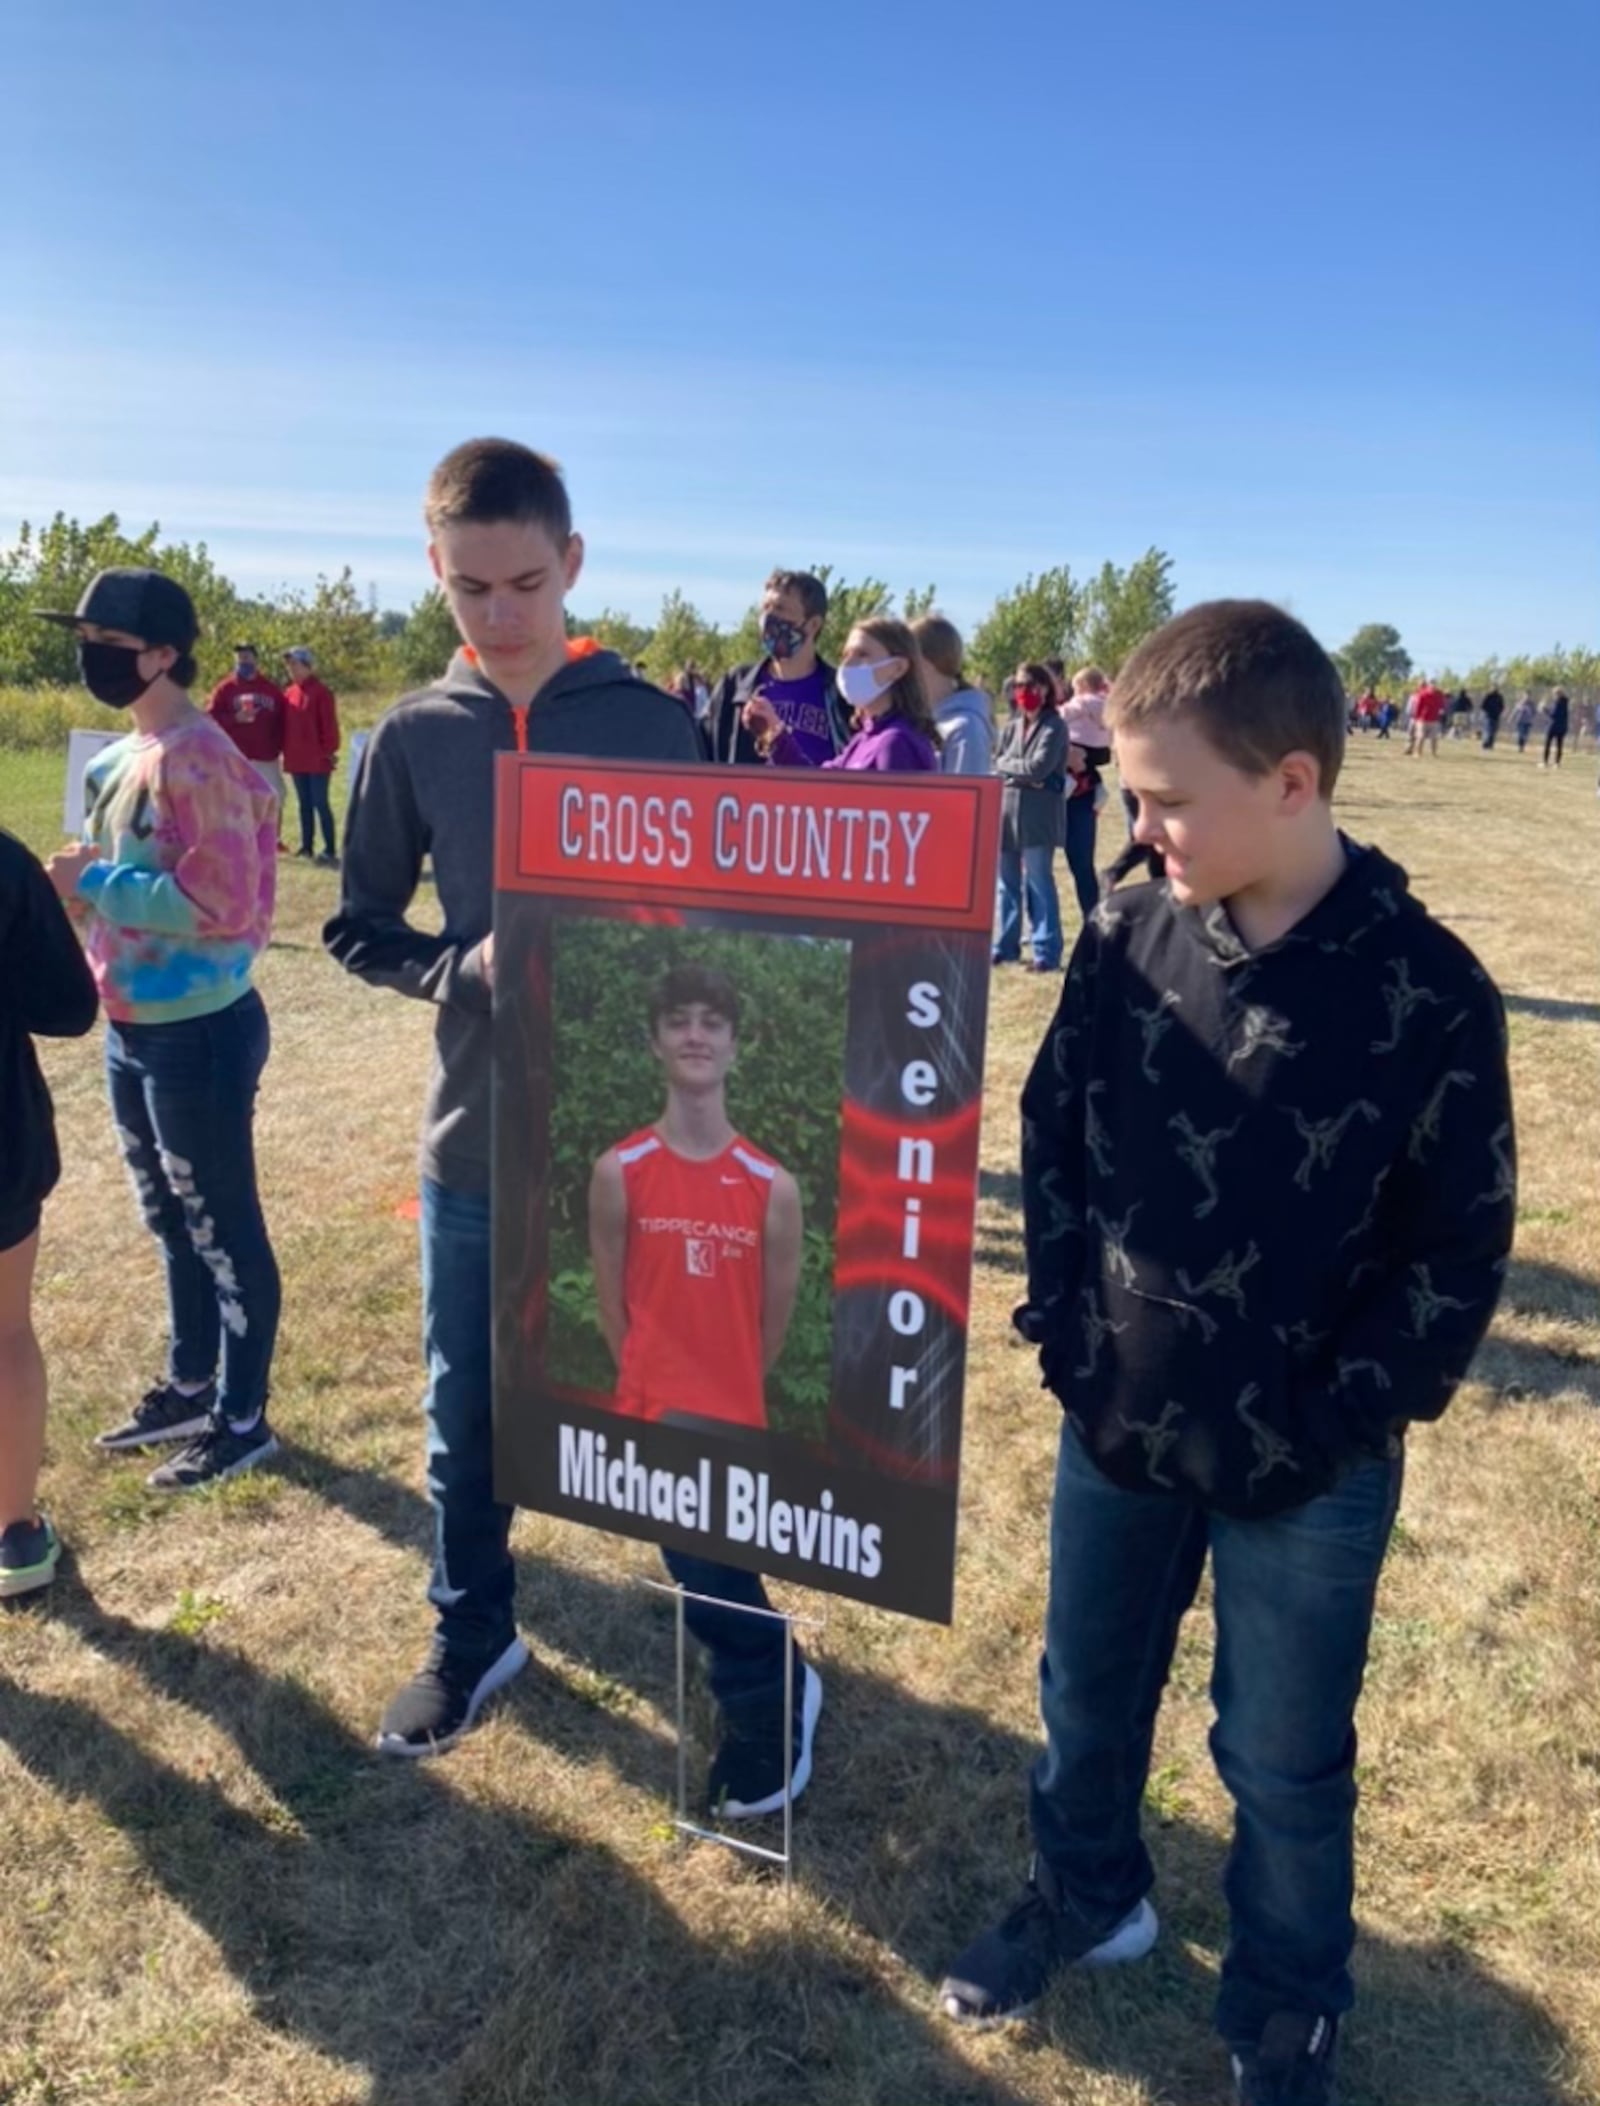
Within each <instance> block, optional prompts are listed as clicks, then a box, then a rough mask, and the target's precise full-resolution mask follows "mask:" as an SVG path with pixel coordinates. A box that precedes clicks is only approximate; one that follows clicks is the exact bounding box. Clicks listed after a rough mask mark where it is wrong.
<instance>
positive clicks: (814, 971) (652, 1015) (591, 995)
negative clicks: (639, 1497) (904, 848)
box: [547, 916, 850, 1445]
mask: <svg viewBox="0 0 1600 2106" xmlns="http://www.w3.org/2000/svg"><path fill="white" fill-rule="evenodd" d="M551 966H552V983H553V988H554V991H555V1000H554V1004H553V1010H554V1017H555V1026H554V1045H553V1048H552V1052H553V1072H552V1078H551V1080H552V1087H551V1095H550V1160H551V1173H552V1174H551V1185H550V1212H549V1231H550V1332H549V1346H548V1361H547V1365H548V1369H549V1374H550V1377H551V1379H552V1380H553V1381H555V1382H556V1383H558V1384H560V1385H561V1386H562V1387H563V1388H564V1389H568V1390H571V1391H574V1392H577V1393H579V1394H581V1395H582V1396H583V1397H584V1399H585V1400H586V1401H588V1402H591V1403H593V1404H595V1405H598V1406H600V1407H602V1408H609V1409H610V1410H613V1411H615V1412H617V1413H619V1414H621V1415H624V1416H627V1417H629V1418H633V1419H639V1420H644V1421H649V1422H652V1423H655V1424H666V1425H671V1426H677V1427H685V1428H688V1429H690V1430H693V1431H701V1432H703V1431H706V1430H708V1429H710V1430H714V1431H717V1432H719V1433H721V1434H724V1435H726V1434H744V1435H751V1434H755V1435H764V1434H768V1433H777V1434H784V1435H788V1436H790V1437H792V1438H795V1439H799V1440H802V1441H806V1442H808V1443H810V1444H813V1445H819V1444H820V1443H822V1441H823V1440H824V1439H825V1437H826V1431H827V1418H828V1405H829V1393H830V1387H831V1377H832V1359H833V1302H834V1282H833V1267H834V1248H835V1227H836V1219H837V1214H838V1193H839V1133H840V1112H839V1106H840V1098H841V1093H842V1077H843V1071H844V1029H845V1019H846V1011H847V998H846V990H847V987H848V981H849V972H850V944H849V942H848V940H845V939H840V938H833V937H827V938H816V937H803V936H791V935H788V934H771V935H767V934H755V933H749V934H746V933H743V932H737V933H736V932H733V931H724V930H716V929H705V928H700V929H693V930H690V929H684V928H641V927H639V926H637V925H633V924H627V923H621V922H614V921H607V920H601V919H598V918H591V917H589V916H563V917H558V918H557V920H556V921H555V923H554V935H553V950H552V961H551ZM775 1075H778V1076H781V1077H782V1080H783V1087H782V1088H781V1089H779V1088H775V1087H774V1085H773V1078H774V1076H775Z"/></svg>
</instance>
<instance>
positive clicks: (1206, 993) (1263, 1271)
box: [1017, 843, 1516, 1517]
mask: <svg viewBox="0 0 1600 2106" xmlns="http://www.w3.org/2000/svg"><path fill="white" fill-rule="evenodd" d="M1346 852H1347V853H1346V866H1345V870H1344V874H1343V876H1342V877H1341V878H1340V879H1339V881H1338V882H1337V884H1335V886H1334V887H1333V889H1332V890H1331V891H1330V892H1329V893H1328V894H1327V896H1326V897H1325V898H1324V899H1323V900H1322V901H1321V902H1320V903H1319V904H1318V905H1317V906H1316V907H1315V908H1314V909H1313V910H1312V911H1311V913H1310V914H1309V915H1307V916H1306V917H1305V919H1304V920H1303V921H1301V922H1300V923H1299V924H1298V925H1297V926H1296V927H1295V928H1294V929H1292V930H1291V931H1290V932H1289V934H1288V935H1286V936H1285V937H1283V938H1282V939H1281V940H1280V941H1278V942H1276V943H1273V944H1270V945H1267V946H1265V947H1263V948H1262V949H1260V950H1258V951H1250V950H1249V949H1247V948H1246V946H1245V945H1244V943H1243V942H1242V941H1241V940H1240V938H1239V935H1238V933H1237V931H1236V930H1235V928H1234V926H1233V923H1232V921H1231V920H1230V919H1229V916H1228V914H1227V912H1226V910H1225V908H1223V907H1221V906H1212V907H1208V908H1186V907H1180V906H1178V905H1176V904H1175V903H1174V901H1173V900H1172V897H1171V895H1170V893H1169V892H1168V890H1167V888H1166V886H1165V885H1164V884H1160V883H1157V884H1149V885H1140V886H1134V887H1132V888H1129V889H1125V890H1123V891H1119V892H1117V893H1116V894H1115V895H1114V896H1113V897H1112V898H1110V899H1108V900H1106V901H1105V902H1103V903H1102V904H1101V906H1100V907H1099V908H1098V909H1097V910H1096V912H1095V913H1094V914H1093V915H1092V916H1091V918H1090V920H1089V922H1088V923H1087V924H1086V925H1085V928H1084V930H1083V934H1082V936H1081V938H1080V940H1079V943H1078V947H1077V949H1076V951H1075V952H1074V954H1073V958H1072V962H1071V964H1070V966H1069V967H1068V969H1067V978H1066V986H1065V988H1064V990H1063V993H1062V998H1061V1004H1060V1007H1059V1009H1058V1011H1057V1014H1056V1017H1055V1020H1054V1022H1053V1023H1052V1025H1051V1027H1050V1030H1049V1032H1048V1034H1047V1035H1046V1038H1045V1041H1044V1044H1043V1046H1042V1047H1041V1048H1040V1052H1039V1056H1038V1059H1037V1060H1036V1062H1035V1064H1034V1067H1033V1071H1032V1074H1031V1075H1030V1077H1029V1080H1028V1083H1027V1086H1026V1088H1025V1089H1024V1091H1023V1097H1022V1181H1023V1206H1024V1216H1025V1233H1026V1245H1027V1258H1028V1299H1027V1301H1026V1302H1025V1303H1024V1304H1023V1306H1022V1307H1021V1308H1020V1309H1019V1310H1018V1312H1017V1325H1018V1328H1019V1329H1020V1330H1021V1331H1022V1333H1023V1335H1024V1337H1026V1338H1028V1339H1029V1340H1030V1341H1032V1342H1033V1343H1034V1344H1036V1345H1038V1346H1039V1347H1040V1365H1041V1367H1042V1368H1043V1371H1044V1379H1045V1383H1046V1386H1047V1387H1048V1388H1050V1389H1052V1390H1053V1391H1054V1392H1055V1394H1056V1395H1057V1396H1058V1397H1059V1398H1060V1400H1061V1403H1062V1405H1063V1408H1064V1409H1065V1412H1066V1415H1067V1418H1068V1420H1069V1421H1070V1423H1071V1424H1072V1425H1073V1426H1074V1427H1075V1429H1076V1430H1077V1432H1078V1433H1079V1435H1080V1436H1081V1438H1082V1439H1083V1441H1084V1443H1085V1445H1086V1447H1087V1449H1088V1451H1089V1453H1090V1454H1091V1455H1092V1456H1093V1458H1094V1460H1095V1461H1096V1463H1097V1464H1098V1465H1099V1467H1100V1468H1101V1469H1102V1470H1103V1471H1104V1472H1105V1474H1106V1475H1107V1476H1108V1477H1109V1478H1111V1479H1112V1480H1113V1481H1114V1482H1115V1483H1117V1484H1119V1485H1122V1486H1124V1487H1126V1488H1128V1489H1130V1490H1136V1491H1144V1492H1156V1493H1168V1494H1178V1493H1181V1494H1185V1495H1187V1496H1190V1497H1193V1498H1196V1499H1198V1500H1199V1501H1200V1502H1201V1503H1202V1504H1203V1505H1205V1506H1207V1507H1210V1508H1214V1509H1216V1510H1217V1511H1219V1512H1221V1513H1225V1514H1230V1515H1236V1516H1242V1517H1259V1516H1265V1515H1269V1514H1273V1513H1278V1512H1281V1511H1283V1510H1285V1509H1287V1508H1290V1507H1293V1506H1298V1505H1300V1504H1302V1503H1303V1502H1305V1501H1306V1500H1308V1499H1311V1498H1314V1497H1315V1496H1316V1495H1317V1494H1318V1493H1320V1492H1323V1491H1325V1490H1327V1489H1328V1488H1329V1487H1330V1486H1331V1485H1332V1484H1333V1483H1334V1482H1335V1481H1336V1480H1337V1478H1338V1477H1339V1476H1340V1475H1341V1474H1342V1473H1343V1472H1344V1471H1345V1470H1346V1469H1348V1468H1349V1467H1350V1466H1351V1465H1352V1464H1354V1463H1355V1462H1358V1461H1359V1460H1361V1459H1362V1458H1363V1457H1366V1456H1373V1455H1383V1454H1385V1453H1388V1452H1391V1451H1392V1447H1393V1443H1394V1442H1395V1440H1396V1438H1397V1437H1398V1435H1399V1434H1400V1432H1401V1431H1402V1430H1403V1428H1404V1426H1405V1425H1406V1424H1407V1423H1408V1422H1409V1421H1411V1420H1414V1419H1436V1418H1438V1417H1439V1415H1440V1414H1441V1413H1442V1412H1443V1410H1444V1409H1445V1406H1446V1405H1447V1404H1448V1403H1449V1401H1450V1398H1451V1396H1452V1394H1453V1393H1454V1391H1455V1389H1456V1387H1457V1385H1458V1384H1459V1383H1460V1382H1461V1380H1462V1378H1463V1377H1464V1375H1465V1374H1466V1372H1467V1368H1468V1366H1469V1364H1470V1362H1471V1360H1472V1356H1473V1354H1474V1352H1475V1351H1476V1350H1477V1347H1478V1344H1479V1342H1480V1341H1481V1339H1482V1337H1483V1335H1484V1332H1485V1331H1486V1330H1487V1328H1488V1325H1489V1320H1490V1318H1491V1316H1492V1315H1493V1313H1494V1307H1495V1302H1496V1299H1497V1297H1498V1295H1499V1291H1500V1285H1501V1281H1502V1278H1503V1276H1504V1272H1505V1265H1506V1258H1507V1254H1508V1252H1509V1250H1510V1247H1511V1236H1512V1227H1513V1222H1514V1218H1515V1211H1516V1168H1515V1155H1514V1143H1513V1135H1512V1120H1511V1098H1510V1085H1509V1080H1508V1076H1507V1072H1506V1052H1505V1022H1504V1015H1503V1012H1502V1009H1501V1005H1500V998H1499V995H1498V993H1497V992H1496V990H1495V987H1494V985H1493V983H1492V982H1491V981H1490V979H1489V978H1488V975H1487V974H1486V973H1485V972H1484V971H1483V968H1482V967H1481V966H1480V965H1479V964H1478V962H1477V960H1476V959H1475V958H1474V957H1473V955H1472V953H1471V952H1470V951H1469V950H1468V949H1467V948H1466V946H1465V945H1464V944H1462V943H1461V942H1460V941H1459V940H1458V939H1457V938H1456V937H1455V936H1453V935H1452V934H1451V933H1450V932H1449V931H1448V930H1447V929H1444V928H1442V927H1441V926H1440V925H1439V924H1438V923H1437V922H1435V921H1433V920H1432V919H1431V918H1430V917H1429V915H1428V913H1427V910H1426V909H1425V908H1424V907H1422V906H1421V905H1420V904H1419V903H1418V902H1417V901H1416V900H1414V899H1413V898H1412V897H1411V896H1410V893H1409V892H1408V890H1407V881H1406V876H1405V873H1404V871H1402V870H1401V869H1400V868H1399V866H1398V865H1397V864H1395V863H1393V862H1391V861H1390V860H1389V859H1388V858H1387V857H1386V856H1383V855H1381V854H1380V853H1379V852H1378V851H1377V850H1375V849H1362V848H1356V847H1353V846H1352V845H1351V844H1349V843H1346Z"/></svg>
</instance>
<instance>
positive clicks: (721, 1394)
mask: <svg viewBox="0 0 1600 2106" xmlns="http://www.w3.org/2000/svg"><path fill="white" fill-rule="evenodd" d="M738 1044H739V994H738V990H737V988H736V987H735V986H734V984H733V981H732V980H731V979H729V977H728V976H727V974H726V973H721V972H717V971H716V970H715V969H714V968H711V967H707V966H703V965H680V966H674V967H673V968H672V969H671V970H670V971H669V972H667V973H666V974H664V975H663V976H662V978H661V980H660V981H659V982H658V984H657V986H656V988H655V989H654V991H653V993H652V995H651V998H650V1047H651V1051H652V1052H653V1053H654V1055H655V1057H656V1059H657V1060H658V1061H659V1062H660V1063H661V1069H662V1075H663V1079H664V1082H665V1085H666V1102H665V1105H664V1107H663V1109H662V1111H661V1114H660V1116H659V1117H658V1118H657V1119H656V1120H655V1122H654V1123H653V1124H652V1125H650V1126H648V1127H645V1128H643V1129H641V1130H640V1131H639V1132H637V1133H634V1134H632V1135H630V1136H629V1137H628V1138H627V1139H625V1140H623V1141H619V1142H618V1143H617V1145H616V1146H615V1147H613V1148H608V1149H607V1150H606V1152H605V1153H604V1155H602V1156H601V1157H600V1160H599V1161H598V1162H597V1163H596V1164H595V1167H594V1176H593V1178H592V1180H591V1182H590V1186H589V1250H590V1256H591V1259H592V1262H593V1265H594V1278H595V1291H596V1297H597V1299H598V1302H599V1310H600V1327H601V1330H602V1331H603V1332H604V1333H605V1339H606V1343H607V1345H608V1346H609V1347H610V1348H611V1352H612V1355H613V1357H614V1358H615V1360H616V1363H617V1386H616V1391H615V1393H614V1395H613V1398H612V1403H613V1407H614V1408H615V1409H616V1410H617V1411H620V1412H626V1413H628V1414H629V1415H630V1416H631V1417H635V1418H641V1419H653V1420H663V1421H665V1422H666V1423H667V1424H668V1425H675V1426H687V1427H701V1428H704V1427H708V1426H712V1427H730V1426H731V1427H737V1428H740V1429H741V1430H744V1431H759V1432H763V1433H764V1432H765V1431H766V1427H767V1405H766V1375H767V1371H768V1370H769V1369H770V1368H771V1367H772V1365H773V1364H774V1362H775V1361H776V1360H777V1358H778V1355H779V1354H780V1353H781V1352H782V1350H783V1342H784V1339H785V1337H786V1336H787V1335H788V1330H789V1321H790V1318H791V1317H792V1316H793V1314H794V1305H795V1297H796V1295H797V1293H798V1292H799V1287H800V1252H801V1224H802V1209H801V1200H800V1188H799V1186H798V1185H797V1184H796V1182H795V1180H794V1178H793V1176H792V1175H791V1174H790V1173H789V1171H787V1170H785V1169H784V1168H783V1166H782V1165H781V1164H780V1163H778V1162H776V1161H774V1160H773V1158H772V1157H771V1156H769V1155H765V1154H763V1153H762V1152H761V1151H760V1150H758V1149H757V1148H756V1147H755V1145H754V1144H753V1143H752V1142H750V1141H747V1140H746V1139H744V1137H743V1136H742V1135H741V1134H740V1133H739V1132H738V1131H737V1129H736V1128H735V1127H734V1125H733V1124H732V1122H731V1121H730V1119H729V1117H728V1110H727V1081H728V1071H729V1069H730V1068H731V1067H732V1066H733V1063H734V1059H735V1057H736V1055H737V1052H738Z"/></svg>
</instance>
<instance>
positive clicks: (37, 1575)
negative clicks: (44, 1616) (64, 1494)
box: [0, 1514, 61, 1601]
mask: <svg viewBox="0 0 1600 2106" xmlns="http://www.w3.org/2000/svg"><path fill="white" fill-rule="evenodd" d="M60 1562H61V1538H60V1537H59V1536H58V1535H57V1534H56V1532H55V1530H54V1529H53V1528H52V1527H51V1526H50V1524H49V1522H48V1521H47V1520H46V1519H45V1517H44V1516H43V1514H41V1515H40V1516H39V1518H38V1519H37V1520H36V1521H13V1522H12V1524H11V1526H10V1527H9V1528H8V1529H5V1530H4V1531H0V1601H5V1600H10V1599H12V1598H13V1597H14V1596H16V1595H19V1594H37V1593H39V1592H40V1591H41V1590H42V1589H43V1588H45V1587H48V1586H49V1584H50V1582H51V1581H52V1580H53V1579H54V1578H55V1576H56V1567H57V1565H59V1564H60Z"/></svg>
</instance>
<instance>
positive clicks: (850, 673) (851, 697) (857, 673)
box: [839, 658, 900, 709]
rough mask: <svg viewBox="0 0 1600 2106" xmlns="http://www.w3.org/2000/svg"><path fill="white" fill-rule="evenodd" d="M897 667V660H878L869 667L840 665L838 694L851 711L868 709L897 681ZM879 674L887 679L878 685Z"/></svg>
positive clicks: (898, 661)
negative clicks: (886, 676)
mask: <svg viewBox="0 0 1600 2106" xmlns="http://www.w3.org/2000/svg"><path fill="white" fill-rule="evenodd" d="M899 665H900V660H899V659H898V658H879V659H877V660H875V661H874V662H873V663H872V664H871V665H842V666H840V668H839V692H840V693H841V694H842V695H843V696H844V698H845V700H846V701H847V702H848V703H849V705H850V707H851V708H852V709H870V708H871V707H872V705H873V703H874V702H877V701H881V700H882V698H883V695H884V693H885V691H886V689H888V688H890V687H892V686H893V685H894V683H895V681H896V680H898V679H899V677H900V674H899V672H898V670H897V668H898V667H899ZM880 673H887V674H888V675H889V678H888V679H887V680H885V681H883V682H881V683H880V681H879V679H878V675H879V674H880Z"/></svg>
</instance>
